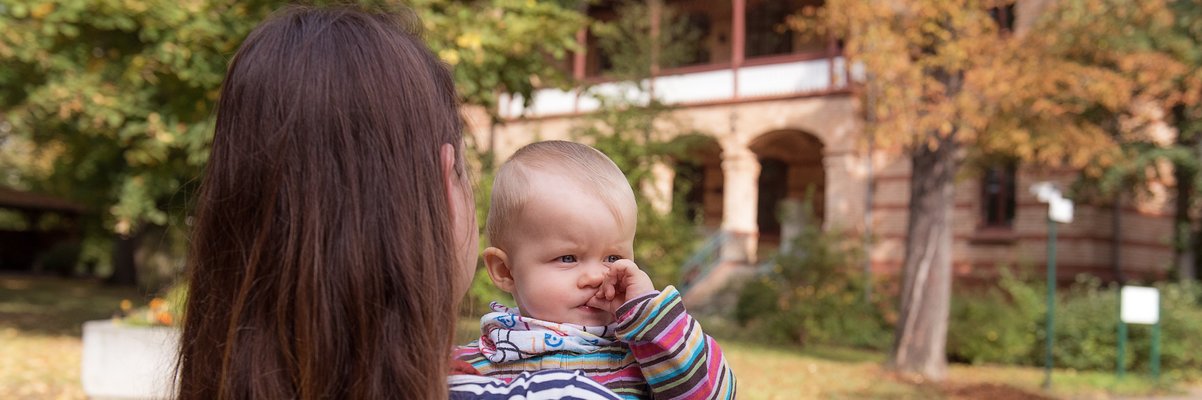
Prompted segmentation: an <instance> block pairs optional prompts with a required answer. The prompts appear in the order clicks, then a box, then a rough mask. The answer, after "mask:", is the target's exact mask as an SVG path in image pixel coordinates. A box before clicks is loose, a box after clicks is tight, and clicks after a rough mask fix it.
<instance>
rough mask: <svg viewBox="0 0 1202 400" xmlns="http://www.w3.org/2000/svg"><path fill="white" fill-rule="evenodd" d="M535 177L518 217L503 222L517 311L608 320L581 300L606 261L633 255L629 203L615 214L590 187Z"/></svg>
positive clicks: (587, 321)
mask: <svg viewBox="0 0 1202 400" xmlns="http://www.w3.org/2000/svg"><path fill="white" fill-rule="evenodd" d="M542 178H544V177H540V179H538V180H537V181H538V183H536V184H534V185H532V186H535V187H532V188H531V189H532V190H533V192H532V194H533V195H532V196H531V198H530V201H529V202H527V203H526V204H525V206H524V207H523V212H522V214H521V216H520V217H519V221H517V223H515V224H513V225H512V226H510V227H508V229H507V234H506V238H507V239H506V247H507V248H506V249H504V250H505V252H506V254H508V256H509V262H510V266H511V271H512V274H513V279H514V284H515V288H514V290H513V292H512V294H513V298H514V300H515V301H516V302H517V305H518V307H519V308H520V309H521V312H522V314H523V315H526V316H529V317H533V318H537V319H541V320H545V321H552V322H566V323H571V324H577V325H589V326H598V325H608V324H609V323H611V322H613V315H612V314H610V313H608V312H605V311H603V310H600V309H596V308H593V307H589V306H586V305H585V303H587V302H588V301H589V299H591V298H592V297H593V295H595V294H596V293H597V289H598V288H599V287H600V285H601V283H602V281H603V279H604V277H605V272H606V271H607V270H608V269H609V264H610V263H612V262H614V261H617V260H620V259H623V258H627V259H629V258H633V257H634V224H635V219H636V217H637V215H636V209H635V206H634V204H629V205H625V206H624V207H620V208H622V209H621V210H618V212H619V213H620V214H622V218H621V220H619V218H618V216H617V215H615V213H614V212H613V211H611V208H610V207H609V206H607V205H606V203H605V201H603V200H602V199H600V198H598V197H597V196H595V195H594V194H593V192H592V191H587V190H581V189H580V188H578V187H577V185H576V184H573V183H570V182H569V181H568V180H565V179H562V178H560V179H552V178H547V179H542Z"/></svg>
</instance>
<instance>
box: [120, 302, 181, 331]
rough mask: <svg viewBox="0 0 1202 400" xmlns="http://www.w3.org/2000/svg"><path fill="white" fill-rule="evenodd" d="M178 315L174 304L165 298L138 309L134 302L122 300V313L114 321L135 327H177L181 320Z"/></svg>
mask: <svg viewBox="0 0 1202 400" xmlns="http://www.w3.org/2000/svg"><path fill="white" fill-rule="evenodd" d="M176 314H177V311H176V310H175V308H174V307H172V304H171V303H170V302H169V301H167V300H166V299H163V298H159V297H155V298H153V299H151V300H150V302H149V303H148V304H147V305H146V306H143V307H138V308H136V309H135V308H134V306H133V302H132V301H130V300H129V299H125V300H121V312H120V313H119V314H118V315H117V316H115V317H114V319H115V320H117V321H118V322H121V323H124V324H128V325H134V326H175V324H176V322H177V321H178V320H179V318H178V316H177V315H176Z"/></svg>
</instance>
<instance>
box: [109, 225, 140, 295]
mask: <svg viewBox="0 0 1202 400" xmlns="http://www.w3.org/2000/svg"><path fill="white" fill-rule="evenodd" d="M140 238H141V232H135V233H132V234H130V235H128V236H123V235H118V236H116V237H114V238H113V274H112V275H109V278H108V284H110V285H118V286H136V285H137V284H138V264H137V261H136V259H135V254H136V253H137V251H138V242H139V240H138V239H140Z"/></svg>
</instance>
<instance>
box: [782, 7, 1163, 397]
mask: <svg viewBox="0 0 1202 400" xmlns="http://www.w3.org/2000/svg"><path fill="white" fill-rule="evenodd" d="M1012 3H1013V2H1011V1H985V0H954V1H943V0H880V1H858V0H831V1H828V2H827V3H826V5H825V7H823V8H822V9H821V10H807V11H804V12H802V13H800V14H799V15H798V16H796V18H794V19H793V20H792V22H791V23H792V25H794V26H795V27H797V28H798V29H801V30H803V31H812V32H817V33H820V34H825V33H830V34H834V35H835V36H837V37H841V38H843V40H844V42H845V53H846V56H847V57H848V59H849V61H851V62H852V63H853V65H856V66H857V68H862V72H863V79H862V80H861V81H860V82H859V83H858V85H857V87H858V89H857V93H858V97H859V100H860V103H861V105H862V107H863V112H864V116H865V122H866V124H865V129H866V131H867V134H868V135H871V136H872V137H874V138H875V140H876V141H877V143H878V144H880V145H882V146H884V147H886V148H900V149H903V150H904V154H906V155H908V157H909V159H910V165H911V175H910V202H909V220H908V221H907V229H906V235H907V236H906V237H907V239H906V245H905V256H904V259H903V265H902V280H903V282H902V288H901V293H900V302H899V306H900V308H899V313H898V315H899V319H898V321H897V326H896V330H895V335H894V345H893V350H892V354H891V357H890V361H889V363H890V364H891V366H892V367H894V368H896V369H897V370H899V371H902V372H905V373H915V374H919V375H922V376H924V377H926V378H929V379H933V380H941V379H943V378H944V377H945V376H946V365H947V360H946V354H945V346H946V334H947V319H948V311H949V301H950V294H951V283H952V282H951V281H952V273H951V263H952V210H953V205H954V203H953V195H954V193H955V177H956V175H957V174H958V173H959V172H960V171H961V169H962V167H963V166H964V165H965V163H966V162H967V161H968V160H970V159H972V158H974V157H980V156H984V155H997V154H1002V155H1005V156H1008V157H1015V158H1017V159H1021V160H1026V161H1027V162H1032V163H1040V164H1046V165H1057V166H1067V167H1072V168H1080V169H1093V170H1094V171H1095V172H1096V171H1099V170H1100V168H1101V167H1100V165H1104V164H1105V162H1106V161H1107V160H1113V159H1114V158H1115V157H1116V156H1117V154H1118V153H1117V150H1116V149H1117V146H1116V145H1115V143H1116V139H1115V138H1114V137H1113V136H1112V133H1113V131H1110V130H1107V129H1106V126H1105V124H1107V123H1108V122H1109V121H1099V120H1098V119H1095V118H1083V117H1082V115H1085V114H1086V113H1088V112H1092V111H1099V112H1103V111H1104V112H1110V113H1117V112H1120V110H1124V109H1126V108H1128V107H1129V106H1130V104H1131V95H1130V93H1131V92H1132V90H1131V86H1130V85H1131V84H1132V83H1131V81H1130V80H1128V79H1127V78H1126V77H1125V76H1122V75H1121V74H1119V73H1118V72H1116V71H1115V70H1114V69H1111V68H1103V67H1099V66H1097V65H1093V64H1090V63H1085V62H1081V60H1077V59H1073V58H1071V57H1064V56H1063V54H1059V53H1056V51H1055V50H1057V49H1060V48H1061V46H1063V45H1064V43H1062V42H1060V41H1059V40H1060V38H1059V37H1058V36H1057V35H1055V34H1054V33H1047V34H1046V35H1044V36H1038V35H1016V34H1014V33H1013V32H1011V31H1010V29H1009V28H1010V27H1009V26H1003V25H1000V24H999V23H998V22H1000V19H998V18H996V16H998V15H999V13H998V12H997V11H998V10H999V8H1000V7H1006V6H1008V5H1010V4H1012ZM1142 60H1143V59H1139V60H1137V61H1142ZM1133 62H1136V61H1133ZM1136 64H1138V65H1143V66H1146V64H1139V63H1138V62H1136ZM1136 64H1133V65H1129V66H1128V67H1130V68H1134V67H1135V65H1136Z"/></svg>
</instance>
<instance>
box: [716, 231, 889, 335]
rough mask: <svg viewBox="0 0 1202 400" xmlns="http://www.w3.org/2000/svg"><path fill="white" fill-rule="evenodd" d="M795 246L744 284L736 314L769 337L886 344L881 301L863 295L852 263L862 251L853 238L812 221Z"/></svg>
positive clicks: (887, 331) (755, 333) (742, 320)
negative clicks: (793, 250) (814, 223)
mask: <svg viewBox="0 0 1202 400" xmlns="http://www.w3.org/2000/svg"><path fill="white" fill-rule="evenodd" d="M795 248H796V249H797V251H796V252H795V253H793V254H782V255H778V256H777V258H776V261H775V265H774V267H773V270H772V271H771V272H768V273H766V274H764V275H762V276H760V277H758V278H756V279H753V280H751V281H750V282H748V283H746V284H745V285H744V286H743V288H742V290H741V291H740V294H739V299H738V304H737V306H736V308H735V318H736V320H737V321H738V322H739V323H740V324H741V325H743V327H744V328H745V329H747V330H751V331H753V332H754V335H755V336H757V337H759V338H762V339H763V340H766V341H772V342H785V343H797V344H801V345H810V344H834V345H843V346H852V347H861V348H871V349H885V348H887V347H888V346H889V344H890V343H891V341H890V340H891V339H890V338H891V330H890V329H889V326H888V324H887V323H886V322H885V318H884V316H883V313H882V312H881V311H882V308H881V307H882V305H881V304H878V303H868V302H865V301H864V299H863V293H864V285H865V283H864V279H863V276H862V275H861V274H860V273H859V271H860V269H859V268H853V267H851V266H854V265H858V262H857V260H859V257H860V254H859V252H858V251H857V249H856V247H855V243H853V242H851V241H849V240H847V239H845V238H844V237H843V236H842V235H840V234H837V233H826V232H822V231H821V230H819V229H818V228H817V227H808V228H807V229H805V230H803V232H802V233H801V235H800V237H799V238H798V239H797V246H796V247H795Z"/></svg>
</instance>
